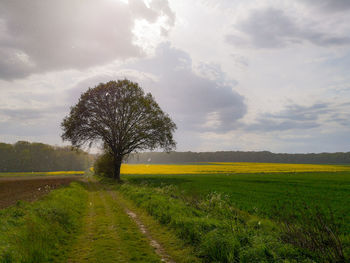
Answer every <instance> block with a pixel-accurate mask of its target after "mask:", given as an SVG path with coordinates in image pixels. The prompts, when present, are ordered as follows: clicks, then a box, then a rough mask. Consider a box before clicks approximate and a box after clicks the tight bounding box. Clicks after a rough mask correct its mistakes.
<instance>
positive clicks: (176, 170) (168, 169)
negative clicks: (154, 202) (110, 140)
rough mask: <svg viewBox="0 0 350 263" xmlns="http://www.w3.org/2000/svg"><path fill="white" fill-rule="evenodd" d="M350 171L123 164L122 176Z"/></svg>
mask: <svg viewBox="0 0 350 263" xmlns="http://www.w3.org/2000/svg"><path fill="white" fill-rule="evenodd" d="M340 171H350V166H341V165H317V164H283V163H198V164H123V165H122V167H121V173H122V174H215V173H220V174H224V173H277V172H279V173H291V172H292V173H293V172H340Z"/></svg>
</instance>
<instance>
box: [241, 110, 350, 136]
mask: <svg viewBox="0 0 350 263" xmlns="http://www.w3.org/2000/svg"><path fill="white" fill-rule="evenodd" d="M349 110H350V107H349V105H344V104H339V105H335V104H331V103H316V104H314V105H311V106H301V105H298V104H292V105H288V106H286V108H285V109H284V110H282V111H280V112H278V113H274V114H272V113H263V114H261V115H260V116H259V117H258V118H257V120H256V122H255V123H254V124H250V125H246V126H245V130H248V131H287V130H307V129H312V128H317V127H321V126H323V125H325V124H328V123H333V124H336V125H341V126H349V123H347V122H345V120H346V119H347V117H349V114H347V112H349ZM344 112H345V114H344Z"/></svg>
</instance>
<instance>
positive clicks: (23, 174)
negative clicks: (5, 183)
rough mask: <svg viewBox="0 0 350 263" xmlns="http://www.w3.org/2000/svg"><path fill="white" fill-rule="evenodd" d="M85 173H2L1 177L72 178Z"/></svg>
mask: <svg viewBox="0 0 350 263" xmlns="http://www.w3.org/2000/svg"><path fill="white" fill-rule="evenodd" d="M84 174H85V172H84V171H55V172H26V173H20V172H13V173H0V177H13V176H61V175H62V176H71V175H84Z"/></svg>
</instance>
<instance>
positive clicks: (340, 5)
mask: <svg viewBox="0 0 350 263" xmlns="http://www.w3.org/2000/svg"><path fill="white" fill-rule="evenodd" d="M299 1H300V2H303V3H307V4H309V5H310V6H311V7H313V8H318V9H320V10H322V11H325V12H344V11H347V10H349V9H350V1H348V0H317V1H314V0H299Z"/></svg>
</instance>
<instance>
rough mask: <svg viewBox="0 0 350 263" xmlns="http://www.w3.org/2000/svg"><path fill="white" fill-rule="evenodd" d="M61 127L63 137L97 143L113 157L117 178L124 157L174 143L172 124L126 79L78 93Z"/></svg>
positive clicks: (75, 142)
mask: <svg viewBox="0 0 350 263" xmlns="http://www.w3.org/2000/svg"><path fill="white" fill-rule="evenodd" d="M61 127H62V129H63V134H62V138H63V140H68V141H71V143H72V145H73V146H76V147H80V146H82V145H84V144H87V143H90V144H91V143H93V142H100V143H102V144H103V145H104V148H105V149H106V151H107V152H108V153H110V154H111V155H112V156H113V160H114V178H115V179H117V180H120V166H121V163H122V160H123V158H124V156H126V155H128V154H130V153H132V152H135V151H142V150H154V149H158V148H162V149H164V150H166V151H170V150H172V149H174V148H175V146H176V142H175V140H174V138H173V133H174V131H175V129H176V125H175V123H174V122H173V121H172V120H171V118H170V117H169V115H168V114H166V113H164V112H163V111H162V109H161V108H160V107H159V105H158V104H157V102H156V101H155V100H154V98H153V96H152V95H151V94H150V93H147V94H145V93H144V91H143V90H142V88H141V87H139V85H138V84H137V83H135V82H131V81H129V80H127V79H124V80H118V81H109V82H107V83H100V84H99V85H97V86H96V87H95V88H89V89H88V90H87V91H86V92H85V93H83V94H82V95H81V96H80V99H79V101H78V103H77V104H76V105H75V106H73V107H72V108H71V110H70V113H69V115H68V116H67V117H65V118H64V120H63V122H62V124H61Z"/></svg>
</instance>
